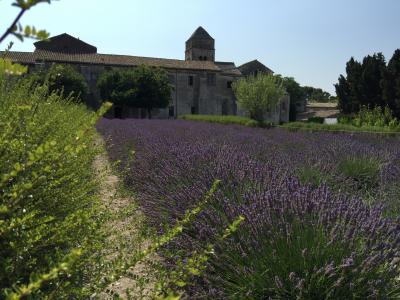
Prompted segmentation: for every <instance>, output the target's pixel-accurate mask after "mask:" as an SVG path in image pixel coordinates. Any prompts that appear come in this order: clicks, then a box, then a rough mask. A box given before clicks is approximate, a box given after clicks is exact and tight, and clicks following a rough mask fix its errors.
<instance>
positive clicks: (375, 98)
mask: <svg viewBox="0 0 400 300" xmlns="http://www.w3.org/2000/svg"><path fill="white" fill-rule="evenodd" d="M385 74H386V63H385V57H384V56H383V54H382V53H378V54H374V55H372V56H370V55H368V56H366V57H365V58H364V59H363V61H362V63H360V62H358V61H356V60H355V59H354V58H353V57H352V58H351V59H350V60H349V61H348V62H347V64H346V77H345V76H343V75H341V76H340V77H339V82H338V83H337V84H336V85H335V88H336V94H337V96H338V98H339V108H340V109H341V111H342V112H344V113H354V112H358V111H359V110H360V108H361V106H369V107H371V108H372V107H375V106H381V107H384V106H385V104H386V103H385V100H384V98H383V86H384V82H385V76H386V75H385Z"/></svg>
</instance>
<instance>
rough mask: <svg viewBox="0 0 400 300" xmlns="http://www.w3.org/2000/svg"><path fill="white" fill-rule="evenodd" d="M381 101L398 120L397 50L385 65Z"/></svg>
mask: <svg viewBox="0 0 400 300" xmlns="http://www.w3.org/2000/svg"><path fill="white" fill-rule="evenodd" d="M383 100H384V102H385V103H387V105H388V106H389V108H390V109H391V110H392V111H393V114H394V115H395V116H396V117H397V118H400V49H397V50H396V51H395V52H394V54H393V57H392V58H391V59H390V61H389V63H388V65H387V71H386V73H385V80H384V83H383Z"/></svg>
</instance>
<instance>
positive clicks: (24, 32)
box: [0, 0, 51, 43]
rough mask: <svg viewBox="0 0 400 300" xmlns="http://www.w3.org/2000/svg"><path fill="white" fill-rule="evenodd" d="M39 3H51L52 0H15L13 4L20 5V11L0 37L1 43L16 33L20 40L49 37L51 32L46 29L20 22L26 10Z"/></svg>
mask: <svg viewBox="0 0 400 300" xmlns="http://www.w3.org/2000/svg"><path fill="white" fill-rule="evenodd" d="M39 3H49V4H50V3H51V0H15V1H14V2H13V3H12V5H13V6H15V7H18V8H19V9H20V12H19V13H18V15H17V16H16V18H15V19H14V21H13V22H12V24H11V25H10V27H9V28H8V29H7V30H6V31H5V32H4V33H3V35H2V36H1V37H0V43H1V42H3V41H4V40H5V39H6V37H7V36H8V35H10V34H11V35H14V36H15V37H16V38H18V39H19V40H20V41H23V40H24V38H33V39H39V40H44V39H47V38H48V37H49V34H48V33H47V31H45V30H37V29H36V27H35V26H29V25H26V26H22V25H21V23H19V21H20V19H21V18H22V16H23V15H24V14H25V12H26V11H28V10H29V9H31V8H32V7H34V6H36V5H37V4H39Z"/></svg>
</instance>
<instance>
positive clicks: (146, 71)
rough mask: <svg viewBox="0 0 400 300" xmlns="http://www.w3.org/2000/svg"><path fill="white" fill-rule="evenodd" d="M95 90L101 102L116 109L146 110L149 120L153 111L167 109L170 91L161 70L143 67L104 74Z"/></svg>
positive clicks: (164, 73) (166, 79)
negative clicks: (106, 101)
mask: <svg viewBox="0 0 400 300" xmlns="http://www.w3.org/2000/svg"><path fill="white" fill-rule="evenodd" d="M97 86H98V88H99V90H100V95H101V97H102V98H103V99H107V100H108V101H111V102H113V103H114V104H116V105H121V106H128V107H135V108H145V109H146V110H147V112H148V116H149V118H151V111H152V110H153V109H154V108H165V107H167V106H168V104H169V103H170V101H171V92H172V89H173V87H172V85H170V83H169V80H168V76H167V74H166V72H165V71H164V70H163V69H161V68H153V67H148V66H144V65H141V66H138V67H136V68H134V69H125V70H111V71H107V72H105V73H103V74H102V75H101V76H100V77H99V80H98V82H97Z"/></svg>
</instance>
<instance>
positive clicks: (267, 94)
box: [232, 74, 285, 122]
mask: <svg viewBox="0 0 400 300" xmlns="http://www.w3.org/2000/svg"><path fill="white" fill-rule="evenodd" d="M232 87H233V91H234V93H235V96H236V99H237V102H238V104H239V106H240V107H242V108H243V109H245V110H247V111H248V113H249V115H250V118H252V119H254V120H256V121H258V122H262V121H264V116H265V114H266V113H267V112H269V111H271V110H273V109H274V108H275V107H276V106H277V104H278V103H279V101H280V99H281V98H282V97H283V95H284V94H285V89H284V85H283V81H282V79H281V78H280V77H278V76H273V75H270V74H268V75H267V74H258V75H257V76H249V77H247V78H243V79H240V80H238V81H236V82H234V83H233V86H232Z"/></svg>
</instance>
